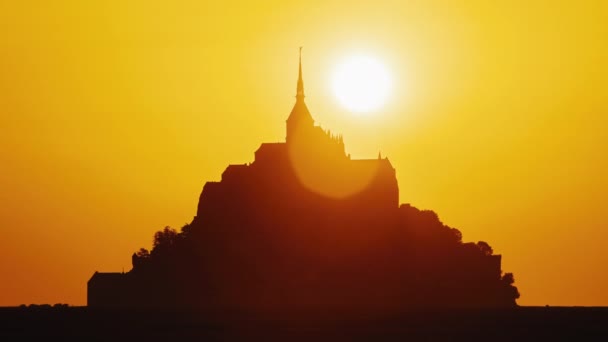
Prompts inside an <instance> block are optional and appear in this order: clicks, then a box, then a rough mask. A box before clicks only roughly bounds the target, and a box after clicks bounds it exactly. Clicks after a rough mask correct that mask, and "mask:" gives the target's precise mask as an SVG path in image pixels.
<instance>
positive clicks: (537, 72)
mask: <svg viewBox="0 0 608 342" xmlns="http://www.w3.org/2000/svg"><path fill="white" fill-rule="evenodd" d="M354 3H356V4H354ZM565 3H566V2H563V3H562V2H555V1H546V2H545V1H492V2H489V1H466V2H462V3H457V1H447V0H446V1H388V2H384V1H370V2H369V3H365V2H353V1H310V0H309V1H297V2H288V1H256V2H252V1H243V2H241V3H238V2H230V3H228V2H219V1H218V2H216V1H213V2H211V1H209V2H208V4H206V3H205V1H194V0H192V1H171V2H166V1H151V0H147V1H143V0H142V1H128V2H125V1H118V0H105V1H67V0H66V1H59V0H58V1H52V2H51V1H48V2H38V1H4V2H2V3H0V128H1V130H2V132H1V133H0V166H1V171H0V229H1V236H2V237H1V238H0V274H2V278H1V279H2V280H1V281H0V306H2V305H18V304H22V303H57V302H62V303H70V304H73V305H84V304H85V303H86V281H87V280H88V279H89V277H90V276H91V275H92V273H93V272H94V271H96V270H98V271H120V270H121V269H123V267H124V269H125V270H129V269H130V256H131V254H132V252H134V251H135V250H137V249H139V248H140V247H147V248H149V247H150V245H151V240H152V235H153V233H154V232H155V231H157V230H159V229H161V228H162V227H164V226H165V225H171V226H173V227H176V228H178V227H181V225H183V224H184V223H186V222H189V221H190V220H191V219H192V217H193V215H194V214H195V211H196V204H197V200H198V196H199V193H200V191H201V189H202V186H203V184H204V182H206V181H208V180H218V179H219V177H220V174H221V172H222V171H223V170H224V168H225V167H226V166H227V164H229V163H245V162H249V161H252V160H253V152H254V151H255V150H256V149H257V147H258V146H259V144H260V143H261V142H267V141H279V140H282V139H284V136H285V131H284V122H285V119H286V117H287V115H288V114H289V111H290V109H291V106H292V105H293V102H294V95H295V80H296V77H297V47H298V46H300V45H304V46H305V49H304V81H305V86H306V94H307V104H308V107H309V108H310V109H311V111H312V113H313V116H314V117H315V119H316V120H317V122H318V123H320V124H321V125H322V126H323V127H325V128H329V129H331V130H332V131H333V132H335V133H342V134H343V135H344V140H345V143H346V147H347V151H348V152H349V153H351V154H352V155H353V157H375V156H376V155H377V153H378V150H379V149H380V150H382V152H383V155H387V156H388V157H389V159H390V160H391V162H392V163H393V165H394V166H395V168H396V169H397V176H398V180H399V186H400V190H401V193H400V197H401V201H402V202H405V203H412V204H413V205H415V206H417V207H419V208H424V209H433V210H435V211H436V212H437V213H438V214H439V216H440V217H441V219H442V220H443V221H444V222H445V223H447V224H449V225H451V226H454V227H457V228H459V229H460V230H461V231H462V233H463V236H464V240H465V241H478V240H485V241H488V242H489V243H490V244H491V245H492V246H493V247H494V250H495V252H497V253H500V254H503V269H504V270H506V271H510V272H514V274H515V278H516V285H517V286H518V287H519V290H520V292H521V293H522V296H521V298H520V300H519V303H520V304H523V305H545V304H550V305H608V291H606V289H608V272H606V269H607V266H606V265H607V264H608V248H607V247H608V229H607V224H606V222H608V217H606V210H605V206H606V202H607V201H606V200H607V198H606V197H607V196H608V195H607V193H608V192H607V190H608V174H607V173H606V171H605V170H606V168H607V167H608V131H607V127H608V82H607V81H608V63H606V61H607V60H608V21H606V18H607V17H608V4H607V3H606V2H605V1H576V2H570V4H565ZM254 4H255V5H254ZM357 52H363V53H367V54H371V55H374V56H376V57H377V58H378V59H380V60H383V61H384V62H385V63H386V65H387V67H388V68H389V69H390V70H392V72H393V78H394V94H393V96H392V98H391V101H390V103H388V104H387V105H386V106H385V107H384V108H383V109H382V110H381V111H378V112H375V113H372V114H370V115H369V116H366V117H360V116H354V115H352V114H350V113H349V112H348V111H346V110H345V109H342V108H341V107H340V106H339V105H338V103H337V101H336V100H335V99H334V97H333V95H332V93H331V91H330V82H329V80H328V78H329V75H330V74H331V72H332V68H333V67H334V65H335V63H336V62H337V61H338V60H339V59H340V58H341V57H343V56H348V55H350V54H353V53H357Z"/></svg>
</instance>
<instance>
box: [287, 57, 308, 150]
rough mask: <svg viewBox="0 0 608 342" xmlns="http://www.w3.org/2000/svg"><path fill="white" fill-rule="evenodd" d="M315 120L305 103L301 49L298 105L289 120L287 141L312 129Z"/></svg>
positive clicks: (297, 93) (297, 89) (297, 92)
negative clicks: (303, 129) (295, 134)
mask: <svg viewBox="0 0 608 342" xmlns="http://www.w3.org/2000/svg"><path fill="white" fill-rule="evenodd" d="M314 122H315V121H314V120H313V118H312V115H310V111H309V110H308V107H306V103H304V79H303V77H302V47H300V59H299V66H298V84H297V87H296V103H295V104H294V106H293V109H292V110H291V113H290V114H289V117H288V118H287V137H286V140H287V141H289V140H291V139H290V137H293V135H294V132H296V131H300V130H301V129H302V128H307V127H309V128H312V127H313V126H314Z"/></svg>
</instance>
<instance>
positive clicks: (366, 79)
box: [332, 56, 392, 113]
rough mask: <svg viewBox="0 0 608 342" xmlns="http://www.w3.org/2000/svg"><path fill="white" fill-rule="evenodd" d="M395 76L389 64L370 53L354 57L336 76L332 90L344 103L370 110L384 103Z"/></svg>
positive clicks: (356, 109)
mask: <svg viewBox="0 0 608 342" xmlns="http://www.w3.org/2000/svg"><path fill="white" fill-rule="evenodd" d="M391 86H392V84H391V78H390V75H389V72H388V70H387V69H386V67H385V66H384V65H383V64H382V63H380V62H379V61H378V60H376V59H374V58H371V57H368V56H352V57H350V58H348V59H346V60H344V61H343V62H342V63H340V64H339V65H338V66H337V67H336V68H335V70H334V73H333V75H332V89H333V92H334V95H335V96H336V98H337V99H338V101H339V102H340V104H341V105H342V106H344V107H345V108H347V109H348V110H351V111H353V112H356V113H367V112H371V111H373V110H376V109H378V108H380V107H381V106H382V105H384V104H385V103H386V101H387V99H388V96H389V95H390V91H391Z"/></svg>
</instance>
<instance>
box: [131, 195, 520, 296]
mask: <svg viewBox="0 0 608 342" xmlns="http://www.w3.org/2000/svg"><path fill="white" fill-rule="evenodd" d="M238 216H239V215H235V217H238ZM277 217H278V216H277ZM235 222H236V221H230V220H227V221H226V222H222V223H219V222H214V221H211V220H210V221H198V222H197V223H195V224H186V225H184V226H183V227H182V228H181V230H180V231H178V230H176V229H173V228H171V227H165V228H164V229H163V230H160V231H158V232H156V233H155V234H154V240H153V246H152V249H151V250H150V251H148V250H146V249H144V248H142V249H140V250H139V251H137V252H136V253H134V255H133V270H132V271H131V272H130V273H131V274H132V275H133V276H136V277H140V279H145V280H146V281H147V282H149V283H155V284H156V285H155V286H160V287H162V288H163V289H165V290H167V291H173V292H176V293H184V296H185V297H184V298H183V299H179V298H172V299H167V300H168V301H170V302H171V301H176V302H180V300H181V301H182V302H188V301H191V302H192V303H195V302H196V303H201V304H200V305H203V306H204V305H207V303H209V302H211V301H214V300H215V301H216V302H215V303H216V304H217V305H220V306H221V305H222V298H235V300H237V299H236V298H237V297H238V295H241V294H242V293H251V292H252V291H253V292H255V291H259V293H257V294H252V295H251V296H252V297H259V298H262V297H264V295H266V294H268V293H280V292H281V291H283V292H284V293H285V294H289V293H291V295H289V296H290V297H289V298H287V297H286V298H287V299H286V298H283V299H282V302H283V303H285V302H286V301H289V300H290V298H291V297H296V294H297V296H298V297H305V296H304V295H303V294H302V293H304V292H306V291H308V292H306V293H308V294H310V293H313V295H314V296H318V298H317V299H319V301H325V302H327V301H331V300H333V298H337V297H338V295H336V293H349V292H348V291H351V292H352V297H350V298H351V299H350V300H351V301H352V298H358V299H357V300H360V301H361V302H364V300H363V299H361V298H364V297H365V296H369V297H370V298H372V296H375V297H373V298H375V299H370V301H373V300H379V299H377V298H379V297H381V296H380V295H378V293H380V294H382V293H384V294H386V296H387V297H389V298H390V297H394V298H397V297H398V298H400V300H401V301H402V303H401V304H402V306H403V307H424V306H433V307H437V306H439V307H441V306H446V307H454V306H463V307H466V306H474V307H480V306H500V307H504V306H514V305H516V303H515V301H516V299H517V298H519V292H518V290H517V288H516V287H515V286H514V277H513V274H511V273H502V270H501V269H500V256H496V255H494V251H493V250H492V247H491V246H490V245H489V244H488V243H487V242H484V241H479V242H477V243H463V242H462V234H461V232H460V231H459V230H458V229H455V228H452V227H449V226H447V225H444V224H443V223H442V222H441V221H440V220H439V218H438V216H437V214H436V213H434V212H433V211H429V210H418V209H417V208H415V207H412V206H410V205H402V206H401V207H400V208H399V209H398V210H396V211H395V212H394V213H393V215H388V216H385V217H384V218H383V219H382V220H381V221H377V222H376V224H375V225H373V226H370V225H369V222H361V224H358V223H356V222H355V223H353V221H352V220H351V221H349V227H346V228H345V229H344V230H342V231H341V232H347V233H344V234H342V233H340V234H336V235H335V236H332V237H331V243H332V244H333V245H329V246H330V247H327V246H328V244H327V242H328V241H329V240H330V238H327V241H323V239H324V238H325V235H323V234H318V232H323V231H327V232H329V230H331V229H334V230H335V229H336V228H335V227H334V226H333V225H334V222H335V217H334V218H333V220H332V226H330V225H329V224H326V223H324V221H323V220H319V221H318V222H317V223H316V224H317V225H316V226H307V227H300V226H299V224H298V221H296V220H294V221H293V222H292V225H291V226H290V227H288V228H285V222H281V221H280V220H279V221H275V220H273V219H271V218H269V219H268V220H267V221H265V222H262V223H260V222H248V221H245V220H243V221H238V222H240V223H241V224H236V223H235ZM306 222H307V223H306V224H310V221H306ZM269 227H270V228H269ZM293 227H296V228H293ZM332 227H333V228H332ZM349 231H352V232H353V233H352V235H355V234H358V233H360V232H362V231H364V232H365V231H367V232H368V233H369V238H368V239H362V240H355V239H354V238H349V237H348V235H349V234H351V233H348V232H349ZM286 232H291V233H289V234H292V235H289V234H288V233H286ZM293 232H297V233H293ZM294 236H296V237H297V239H295V238H293V237H294ZM275 240H276V241H275ZM272 241H274V242H276V243H274V242H272ZM370 241H371V242H370ZM366 244H367V245H366ZM370 246H371V247H370ZM333 250H335V251H336V252H333ZM353 251H355V252H353ZM316 254H319V255H322V256H319V255H316ZM370 264H373V265H375V266H374V267H372V268H370V267H369V265H370ZM353 270H356V271H355V272H353ZM306 272H308V274H307V275H306V277H305V276H303V274H304V273H306ZM315 272H316V273H315ZM311 277H312V278H314V279H317V278H318V279H322V280H318V279H317V280H311V279H312V278H311ZM159 282H160V283H163V282H166V283H165V284H163V285H159ZM169 283H173V285H171V284H169ZM366 283H367V284H372V283H373V285H371V287H372V289H370V286H369V285H368V286H367V288H365V286H362V285H360V284H366ZM280 284H290V285H284V286H283V285H280ZM294 284H296V285H294ZM298 284H301V287H302V288H304V287H306V289H304V290H303V289H302V288H298V286H300V285H298ZM239 286H240V288H239ZM281 286H283V287H281ZM373 287H375V289H373ZM168 289H170V290H168ZM188 289H190V290H188ZM252 289H255V291H254V290H252ZM187 291H193V292H196V293H190V294H189V295H185V293H187ZM230 291H234V292H230ZM309 292H310V293H309ZM235 293H237V294H238V295H237V294H235ZM328 293H331V295H329V294H328ZM324 295H325V297H324ZM222 296H224V297H222ZM286 296H288V295H286ZM345 296H346V295H345ZM193 298H197V299H198V300H194V301H192V299H193ZM328 298H332V299H328ZM345 298H346V297H345ZM226 300H227V299H226ZM238 300H239V301H240V303H245V302H247V301H253V300H251V298H250V297H247V298H244V297H243V298H240V299H238ZM383 300H384V299H383ZM270 301H272V300H271V299H268V298H266V299H265V303H268V302H270ZM308 301H314V300H312V299H308ZM345 301H346V299H345ZM391 301H394V299H391ZM218 303H219V304H218ZM232 304H234V303H232ZM391 304H394V303H391ZM177 305H180V304H177ZM193 305H195V306H196V305H199V304H193ZM251 305H254V306H255V305H259V304H251ZM286 305H287V304H286ZM320 305H322V304H320Z"/></svg>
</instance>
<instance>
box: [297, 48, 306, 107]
mask: <svg viewBox="0 0 608 342" xmlns="http://www.w3.org/2000/svg"><path fill="white" fill-rule="evenodd" d="M296 99H297V100H298V101H300V100H301V101H304V80H302V47H301V46H300V64H299V69H298V87H297V89H296Z"/></svg>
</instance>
